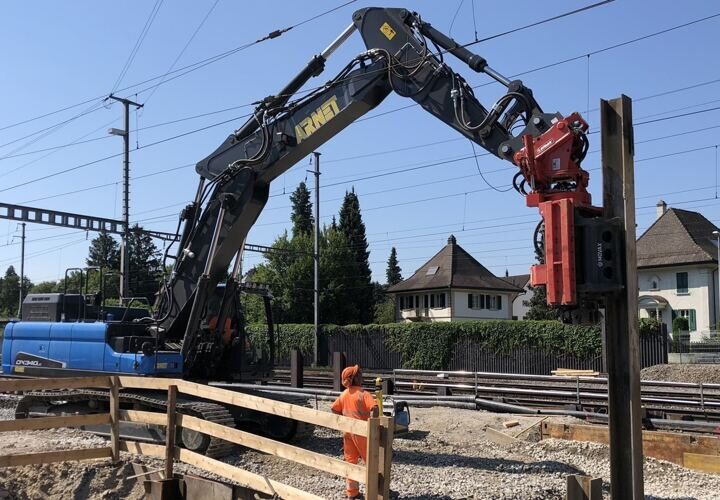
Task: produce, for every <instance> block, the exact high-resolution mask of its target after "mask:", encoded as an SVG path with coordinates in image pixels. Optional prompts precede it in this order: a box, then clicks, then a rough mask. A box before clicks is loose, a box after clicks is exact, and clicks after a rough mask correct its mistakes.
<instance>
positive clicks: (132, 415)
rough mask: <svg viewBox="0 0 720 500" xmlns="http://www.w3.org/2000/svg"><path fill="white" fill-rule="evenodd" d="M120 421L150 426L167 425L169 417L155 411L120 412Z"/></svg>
mask: <svg viewBox="0 0 720 500" xmlns="http://www.w3.org/2000/svg"><path fill="white" fill-rule="evenodd" d="M119 414H120V420H123V421H125V422H135V423H138V424H148V425H162V426H165V425H167V415H166V414H165V413H157V412H154V411H142V410H120V411H119Z"/></svg>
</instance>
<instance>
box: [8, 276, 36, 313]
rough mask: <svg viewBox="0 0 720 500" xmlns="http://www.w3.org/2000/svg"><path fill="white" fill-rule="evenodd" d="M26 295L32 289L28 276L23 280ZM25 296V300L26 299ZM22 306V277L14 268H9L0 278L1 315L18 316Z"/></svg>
mask: <svg viewBox="0 0 720 500" xmlns="http://www.w3.org/2000/svg"><path fill="white" fill-rule="evenodd" d="M23 281H24V285H25V289H24V292H25V295H27V294H28V292H29V291H30V290H31V289H32V286H33V284H32V282H31V281H30V280H29V279H28V277H27V276H25V277H24V279H23ZM25 295H23V298H25ZM19 306H20V276H18V274H17V272H16V271H15V267H14V266H8V268H7V269H6V270H5V275H4V276H3V277H2V278H0V314H2V315H3V316H6V317H15V316H17V313H18V310H19Z"/></svg>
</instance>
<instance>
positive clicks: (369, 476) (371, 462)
mask: <svg viewBox="0 0 720 500" xmlns="http://www.w3.org/2000/svg"><path fill="white" fill-rule="evenodd" d="M366 453H367V455H366V456H367V463H366V464H365V500H377V499H378V498H379V493H380V490H379V486H380V418H379V417H370V420H368V436H367V451H366Z"/></svg>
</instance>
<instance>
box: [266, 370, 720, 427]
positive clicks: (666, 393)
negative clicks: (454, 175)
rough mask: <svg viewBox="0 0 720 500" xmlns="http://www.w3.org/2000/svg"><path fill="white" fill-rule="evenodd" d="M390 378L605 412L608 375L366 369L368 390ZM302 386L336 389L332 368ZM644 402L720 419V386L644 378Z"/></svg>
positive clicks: (285, 382)
mask: <svg viewBox="0 0 720 500" xmlns="http://www.w3.org/2000/svg"><path fill="white" fill-rule="evenodd" d="M378 376H380V377H382V378H383V379H386V380H387V379H390V380H392V381H393V385H394V387H395V394H396V395H397V397H398V398H402V397H408V398H409V397H412V398H413V399H415V398H416V397H423V396H424V397H427V398H437V399H441V398H442V397H446V398H447V399H446V401H450V400H451V398H450V397H449V395H452V396H473V397H475V398H478V399H483V400H490V401H495V402H500V403H509V404H515V405H522V406H527V407H531V408H551V409H572V410H576V411H587V412H593V413H607V398H608V395H607V379H606V378H604V377H583V376H572V377H566V376H548V375H524V374H500V373H488V372H450V371H424V370H392V371H390V370H386V371H379V370H374V371H367V372H366V373H365V384H364V385H365V386H366V388H368V389H370V388H373V389H374V383H373V381H374V379H375V377H378ZM303 380H304V387H305V388H310V389H318V390H330V389H332V385H333V384H332V372H329V371H327V370H306V371H305V376H304V379H303ZM270 387H287V388H289V387H290V372H289V370H283V369H277V370H275V372H274V378H273V381H272V383H271V385H270ZM641 397H642V405H643V408H644V409H645V411H646V412H647V415H648V416H649V417H655V418H670V419H690V420H700V421H720V384H694V383H686V382H665V381H654V380H648V381H642V390H641Z"/></svg>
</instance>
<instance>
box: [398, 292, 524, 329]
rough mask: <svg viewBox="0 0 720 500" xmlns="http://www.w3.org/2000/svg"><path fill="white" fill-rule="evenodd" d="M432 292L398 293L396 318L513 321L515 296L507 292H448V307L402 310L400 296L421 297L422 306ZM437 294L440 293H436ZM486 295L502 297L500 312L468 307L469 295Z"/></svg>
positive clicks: (410, 319)
mask: <svg viewBox="0 0 720 500" xmlns="http://www.w3.org/2000/svg"><path fill="white" fill-rule="evenodd" d="M429 293H431V292H420V291H418V292H413V293H398V294H397V295H396V296H395V304H396V305H395V318H396V321H399V322H401V323H402V322H405V323H407V322H411V321H431V322H441V321H464V320H474V319H478V320H483V319H511V318H512V314H513V312H512V298H513V294H509V293H507V292H496V291H487V290H446V291H445V301H446V302H445V304H446V307H444V308H440V307H428V308H425V307H419V308H414V307H413V308H410V309H407V308H406V309H401V308H400V300H399V297H400V296H405V297H407V296H415V295H419V296H420V304H421V306H422V304H423V301H424V299H423V296H424V295H426V294H429ZM435 293H439V292H437V291H435ZM469 293H472V294H484V295H500V296H502V308H501V309H498V310H492V309H470V308H468V306H467V303H468V294H469Z"/></svg>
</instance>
